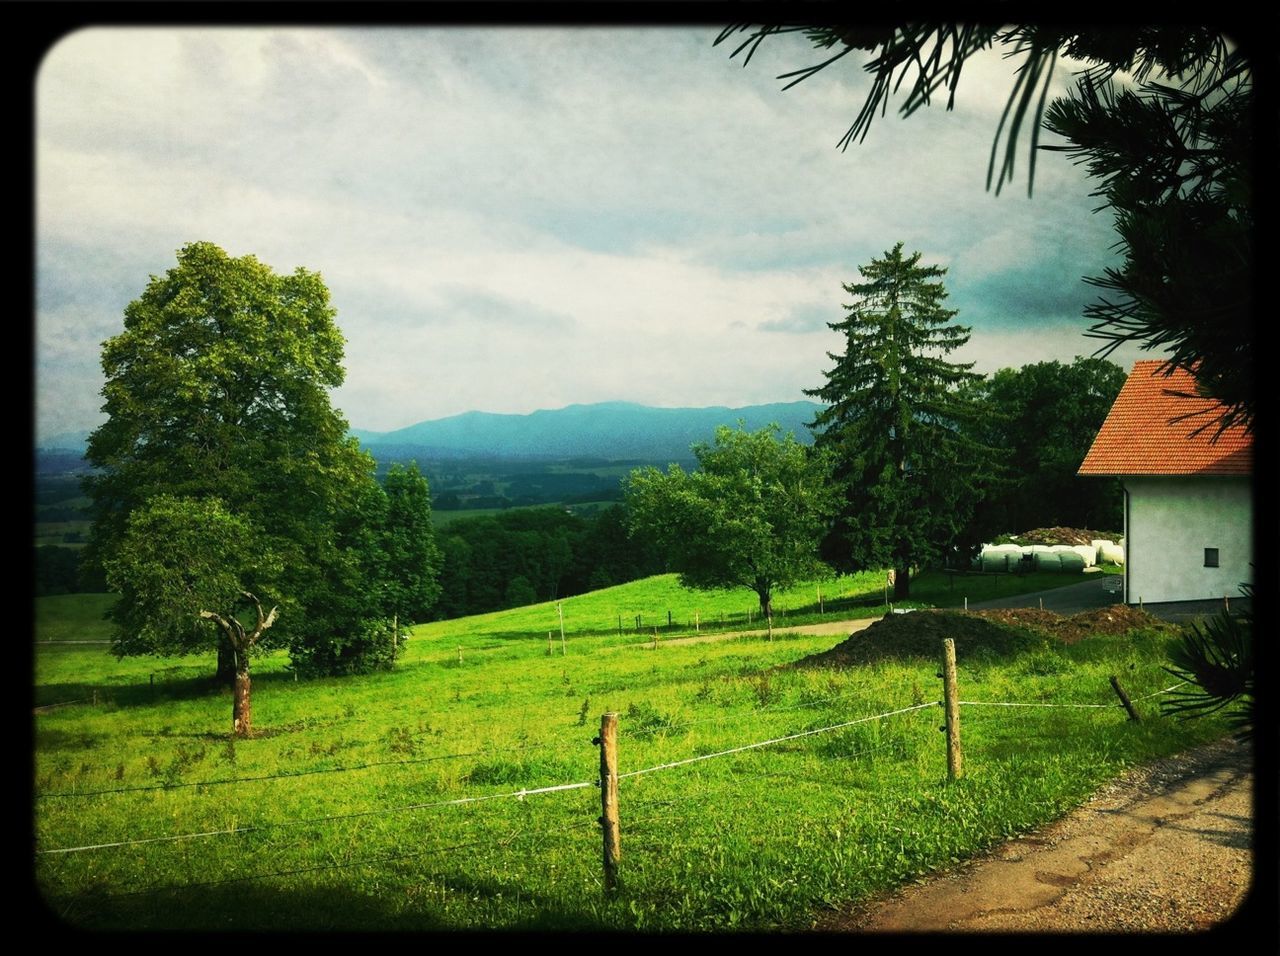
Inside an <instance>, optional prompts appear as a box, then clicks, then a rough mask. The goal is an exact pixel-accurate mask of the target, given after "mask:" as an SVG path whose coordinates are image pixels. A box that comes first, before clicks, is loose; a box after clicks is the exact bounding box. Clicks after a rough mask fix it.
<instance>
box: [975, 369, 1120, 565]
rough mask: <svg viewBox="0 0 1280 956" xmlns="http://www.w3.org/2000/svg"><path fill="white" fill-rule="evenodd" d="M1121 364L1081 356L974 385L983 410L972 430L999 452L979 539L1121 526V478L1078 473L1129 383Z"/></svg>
mask: <svg viewBox="0 0 1280 956" xmlns="http://www.w3.org/2000/svg"><path fill="white" fill-rule="evenodd" d="M1124 381H1125V371H1124V369H1122V368H1121V367H1120V366H1118V365H1116V364H1115V363H1114V362H1109V361H1107V360H1106V359H1098V358H1081V357H1079V356H1077V357H1076V359H1075V361H1073V362H1072V363H1071V364H1070V365H1067V364H1063V363H1061V362H1037V363H1034V364H1031V365H1024V366H1022V367H1021V368H1016V369H1015V368H1002V369H1000V370H999V371H998V372H996V373H995V374H993V375H991V376H990V377H989V378H985V379H983V380H981V381H979V382H976V383H974V385H973V386H972V388H971V394H972V397H973V398H974V400H975V401H977V402H978V403H979V404H980V405H981V408H982V411H981V414H980V415H978V416H977V417H975V418H974V419H973V420H972V422H971V423H969V424H968V425H967V426H966V428H965V431H966V433H967V434H968V435H970V436H971V437H972V438H973V439H974V440H975V441H977V442H978V443H980V444H982V445H985V446H987V447H989V448H992V449H995V452H994V453H993V454H992V456H991V457H990V459H989V470H988V474H987V475H986V476H985V477H986V480H987V494H986V496H985V498H984V500H983V502H982V503H981V504H980V505H979V506H978V514H977V515H976V516H975V521H976V529H975V534H974V535H973V537H975V538H981V539H983V540H988V541H989V540H991V537H992V536H994V535H996V534H999V533H1001V532H1007V533H1015V534H1016V533H1018V532H1021V531H1027V530H1030V529H1032V528H1053V527H1073V528H1118V527H1120V525H1121V503H1122V500H1123V497H1122V494H1121V490H1120V484H1119V480H1118V479H1115V478H1105V479H1104V478H1096V479H1095V478H1089V479H1086V478H1081V477H1079V476H1078V475H1077V474H1076V472H1077V471H1078V470H1079V468H1080V462H1082V461H1083V460H1084V456H1085V455H1086V454H1087V453H1088V451H1089V447H1090V446H1091V445H1092V444H1093V440H1094V438H1095V437H1097V434H1098V429H1099V428H1101V427H1102V423H1103V421H1104V420H1105V419H1106V417H1107V413H1108V412H1109V411H1110V410H1111V405H1112V403H1113V402H1114V401H1115V398H1116V396H1117V395H1118V394H1119V393H1120V388H1121V386H1123V385H1124Z"/></svg>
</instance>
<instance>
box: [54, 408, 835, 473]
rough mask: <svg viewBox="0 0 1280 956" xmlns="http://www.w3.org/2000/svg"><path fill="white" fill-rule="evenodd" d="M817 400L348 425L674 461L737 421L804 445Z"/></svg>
mask: <svg viewBox="0 0 1280 956" xmlns="http://www.w3.org/2000/svg"><path fill="white" fill-rule="evenodd" d="M821 407H822V406H821V405H817V404H815V403H814V402H780V403H774V404H772V405H748V406H745V407H743V408H726V407H724V406H713V407H711V408H654V407H652V406H648V405H637V404H634V403H632V402H600V403H598V404H594V405H570V406H568V407H567V408H557V409H552V410H543V411H536V412H532V413H530V414H528V415H498V414H492V413H490V412H464V413H463V414H461V415H453V416H450V417H449V418H437V419H432V420H429V421H423V422H418V423H417V424H416V425H410V426H408V427H407V428H399V429H396V430H395V431H390V432H375V431H369V430H367V429H362V428H354V429H352V430H351V434H352V435H354V436H355V437H357V438H359V439H360V443H361V444H362V445H364V446H365V447H366V448H368V449H369V451H370V452H371V453H372V454H373V455H374V457H375V458H379V459H383V458H413V457H417V458H500V459H560V458H603V459H609V460H613V461H617V460H627V459H642V460H645V461H663V462H665V461H676V460H685V459H689V458H692V455H691V453H690V451H689V446H690V445H692V444H693V443H694V442H699V441H707V442H709V441H711V440H712V438H713V437H714V436H715V430H716V427H717V426H718V425H730V426H734V425H736V424H737V423H738V421H739V420H741V421H743V422H744V423H745V424H746V427H747V428H749V429H751V430H756V429H759V428H763V427H764V426H765V425H768V424H769V423H771V422H774V423H777V424H778V425H779V426H780V427H781V428H782V430H783V432H788V431H789V432H792V433H793V434H794V435H795V436H796V438H797V439H799V440H800V441H803V442H808V441H809V440H810V437H811V436H810V433H809V429H808V428H807V427H806V426H807V425H808V423H809V422H811V421H813V417H814V415H815V414H816V413H817V411H818V409H819V408H821ZM88 437H89V432H87V431H85V432H63V433H61V434H58V435H51V436H49V437H47V438H46V439H45V440H44V441H42V442H41V443H40V450H41V452H42V453H45V452H51V451H59V452H71V453H76V454H80V455H83V454H84V451H85V447H86V442H87V441H88Z"/></svg>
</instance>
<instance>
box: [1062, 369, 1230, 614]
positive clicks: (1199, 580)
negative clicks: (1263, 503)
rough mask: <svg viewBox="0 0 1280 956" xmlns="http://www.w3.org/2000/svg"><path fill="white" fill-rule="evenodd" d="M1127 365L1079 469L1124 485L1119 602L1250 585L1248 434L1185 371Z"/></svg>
mask: <svg viewBox="0 0 1280 956" xmlns="http://www.w3.org/2000/svg"><path fill="white" fill-rule="evenodd" d="M1163 364H1164V363H1163V362H1160V361H1144V362H1136V363H1134V366H1133V370H1132V371H1131V372H1130V373H1129V378H1128V379H1127V380H1126V381H1125V383H1124V387H1123V388H1122V389H1121V390H1120V394H1119V395H1118V396H1116V401H1115V404H1114V405H1112V406H1111V411H1110V412H1109V413H1108V414H1107V420H1106V421H1105V422H1103V423H1102V428H1101V429H1100V430H1099V432H1098V437H1097V438H1095V439H1094V441H1093V446H1092V447H1091V448H1090V449H1089V454H1088V455H1086V456H1085V459H1084V463H1083V464H1082V465H1081V466H1080V470H1079V472H1078V474H1080V475H1084V476H1090V475H1095V476H1104V475H1105V476H1116V477H1119V478H1120V479H1121V484H1122V485H1123V486H1124V537H1125V541H1124V543H1125V565H1124V568H1125V570H1124V600H1125V603H1126V604H1137V603H1139V601H1141V602H1143V603H1146V604H1154V603H1159V602H1162V601H1196V600H1205V599H1210V598H1212V599H1216V600H1221V599H1222V598H1223V597H1224V596H1226V597H1238V596H1239V594H1240V585H1241V584H1242V583H1245V582H1252V581H1253V568H1252V567H1251V565H1252V562H1253V496H1252V490H1251V485H1252V482H1251V476H1252V474H1253V440H1252V438H1251V436H1250V435H1248V434H1247V433H1246V432H1245V430H1244V429H1243V428H1241V427H1235V428H1230V429H1227V430H1226V431H1225V432H1223V433H1222V434H1221V435H1219V436H1217V437H1216V438H1215V435H1216V432H1217V428H1216V426H1213V425H1210V427H1207V428H1204V429H1202V430H1201V431H1200V433H1199V434H1197V435H1193V434H1191V433H1192V432H1193V431H1195V429H1197V428H1199V427H1200V426H1201V425H1204V424H1205V423H1206V422H1209V421H1210V420H1211V419H1212V418H1213V417H1214V414H1215V411H1216V410H1217V409H1219V408H1220V407H1221V406H1220V405H1219V403H1218V402H1216V401H1214V400H1211V399H1204V398H1196V397H1190V396H1195V394H1196V383H1195V379H1194V378H1193V377H1192V376H1191V374H1190V373H1188V372H1185V371H1175V372H1174V373H1173V374H1172V375H1169V376H1165V375H1162V374H1159V369H1160V367H1161V366H1162V365H1163Z"/></svg>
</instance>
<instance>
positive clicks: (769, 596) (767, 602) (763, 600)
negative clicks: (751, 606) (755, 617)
mask: <svg viewBox="0 0 1280 956" xmlns="http://www.w3.org/2000/svg"><path fill="white" fill-rule="evenodd" d="M756 596H757V597H759V598H760V617H761V618H762V619H764V620H768V619H769V618H770V617H771V616H772V615H773V593H772V591H771V590H770V589H769V588H765V589H764V590H762V591H756Z"/></svg>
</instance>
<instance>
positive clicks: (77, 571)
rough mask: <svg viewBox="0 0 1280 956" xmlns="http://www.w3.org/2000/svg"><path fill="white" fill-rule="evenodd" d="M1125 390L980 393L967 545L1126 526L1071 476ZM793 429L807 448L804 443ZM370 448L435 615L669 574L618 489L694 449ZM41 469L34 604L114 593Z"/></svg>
mask: <svg viewBox="0 0 1280 956" xmlns="http://www.w3.org/2000/svg"><path fill="white" fill-rule="evenodd" d="M1123 381H1124V370H1122V369H1121V368H1120V367H1119V366H1117V365H1115V364H1114V363H1111V362H1107V361H1104V360H1101V359H1084V358H1077V359H1076V360H1075V361H1074V362H1073V363H1071V364H1064V363H1059V362H1041V363H1036V364H1033V365H1026V366H1023V367H1022V368H1020V369H1012V368H1007V369H1002V370H1000V371H999V372H996V373H994V374H993V375H990V376H986V377H984V379H983V380H982V382H981V383H980V384H979V386H978V389H979V391H980V392H981V394H982V398H983V401H984V402H985V404H986V405H987V413H986V414H984V415H983V416H982V418H981V421H980V422H979V423H978V424H976V425H975V426H974V427H975V428H976V429H981V433H982V440H983V441H984V443H986V444H989V445H991V446H993V447H997V448H1002V449H1004V455H1003V458H1002V465H1003V467H1004V468H1005V469H1006V470H1007V474H1006V475H1005V476H1004V477H1003V479H1002V481H1001V482H1000V483H998V484H994V485H992V487H991V488H990V489H988V493H987V495H986V496H985V497H984V500H983V501H982V503H981V504H980V505H979V507H978V510H977V512H976V514H975V516H974V518H973V520H972V522H971V523H970V527H969V529H968V530H967V532H966V534H965V535H964V536H963V538H964V541H965V542H966V543H967V544H969V545H976V544H980V543H981V541H982V540H990V538H991V537H993V536H995V535H998V534H1002V533H1017V532H1019V531H1025V530H1028V529H1031V528H1037V527H1049V526H1056V525H1065V526H1075V527H1095V528H1096V527H1113V526H1118V525H1119V523H1120V521H1119V515H1118V513H1116V512H1117V509H1118V507H1119V501H1120V500H1121V499H1120V495H1119V494H1118V492H1117V491H1116V489H1115V488H1114V487H1113V485H1114V481H1113V480H1096V479H1095V480H1091V481H1082V480H1080V479H1078V478H1077V477H1076V476H1075V471H1076V469H1077V468H1078V466H1079V462H1080V460H1081V459H1083V457H1084V454H1085V452H1086V451H1087V450H1088V446H1089V442H1091V441H1092V438H1093V435H1094V434H1095V433H1096V430H1097V428H1098V427H1099V425H1101V423H1102V419H1103V418H1105V416H1106V412H1107V409H1108V408H1109V407H1110V404H1111V402H1112V400H1113V399H1114V397H1115V395H1116V393H1118V391H1119V388H1120V385H1121V383H1122V382H1123ZM805 404H811V403H805ZM812 407H814V408H817V407H819V406H817V405H813V406H812ZM727 411H732V410H727ZM798 431H799V434H797V435H796V437H797V438H798V439H800V440H802V441H803V440H807V439H808V438H809V436H808V435H807V434H805V430H804V429H799V430H798ZM707 437H708V438H709V437H710V436H709V435H708V436H707ZM370 450H371V451H372V452H373V453H374V454H375V457H376V458H377V462H378V468H377V470H378V477H379V479H380V480H385V477H386V474H387V472H388V470H389V469H391V468H392V467H394V466H397V465H409V464H412V463H416V464H417V465H418V467H419V468H420V469H421V471H422V473H423V475H424V476H425V477H426V479H427V482H428V484H429V487H430V490H431V508H432V518H433V524H434V525H435V528H436V537H437V543H438V545H439V548H440V550H441V554H442V558H443V561H442V565H441V568H440V586H441V593H440V597H439V600H438V602H437V604H436V606H435V608H434V611H433V617H434V618H436V619H447V618H452V617H458V616H461V615H466V614H475V613H483V612H486V611H493V610H501V609H504V608H510V607H518V606H522V605H524V604H530V603H534V602H536V601H545V600H555V599H558V598H563V597H569V596H572V595H575V594H581V593H584V592H586V591H590V590H595V589H598V588H602V587H608V586H610V585H614V584H621V583H625V582H627V581H631V580H635V579H637V578H640V577H645V576H647V575H650V574H657V573H662V572H664V571H667V570H670V569H669V568H668V567H667V566H666V562H665V561H664V559H663V556H662V554H661V552H660V550H659V549H658V548H657V547H656V546H655V545H654V543H653V542H650V541H644V540H642V539H640V538H639V537H636V536H629V535H628V531H627V523H626V517H625V513H624V506H623V503H622V497H623V495H622V482H623V480H624V479H625V478H626V477H627V476H628V475H630V474H631V473H632V472H633V470H635V469H637V468H639V467H643V466H645V465H657V466H665V465H667V464H669V463H671V462H672V461H674V462H676V463H679V464H683V465H688V464H689V463H690V461H691V460H692V457H693V456H692V454H691V453H690V454H688V455H687V456H685V457H684V458H683V459H678V458H672V459H668V460H663V461H659V460H656V459H650V460H642V459H610V458H606V457H596V456H577V457H572V458H562V459H555V460H548V459H545V458H544V459H534V458H515V457H506V458H503V457H499V456H498V455H496V454H495V455H491V456H486V457H479V456H477V457H472V458H462V457H451V458H443V459H441V458H435V459H433V458H427V457H425V456H423V455H422V452H421V449H414V448H413V447H412V446H405V445H394V444H374V445H373V446H372V447H371V449H370ZM36 460H37V474H36V478H35V501H34V507H35V532H36V546H37V547H36V594H37V595H41V594H65V593H75V592H79V591H89V592H99V591H104V590H106V584H105V580H104V579H103V576H102V573H101V571H100V570H98V569H95V568H93V567H91V566H82V562H81V561H80V551H81V550H82V548H83V542H84V540H85V538H86V536H87V534H88V531H89V524H90V522H89V515H88V513H87V511H86V510H85V509H86V507H87V505H88V499H87V498H86V497H85V496H84V494H83V491H82V489H81V479H82V478H83V476H84V474H85V473H86V472H87V466H86V465H85V463H84V462H83V460H82V459H78V458H75V457H74V456H69V455H68V454H67V453H63V452H53V453H50V452H38V453H37V458H36ZM68 465H71V466H73V467H68ZM42 466H43V467H46V468H51V469H52V468H53V467H56V468H57V469H58V470H56V471H52V470H50V471H42V470H41V467H42Z"/></svg>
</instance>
